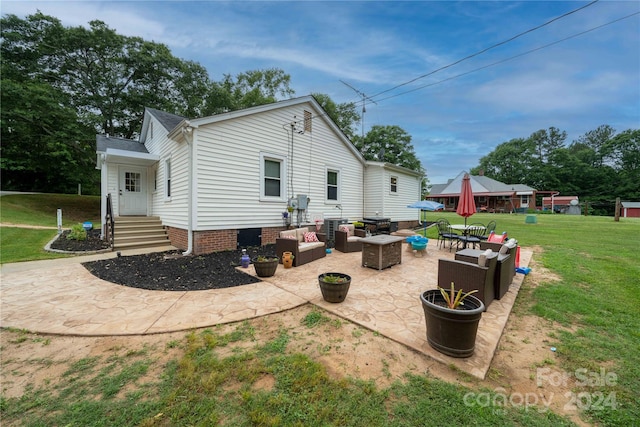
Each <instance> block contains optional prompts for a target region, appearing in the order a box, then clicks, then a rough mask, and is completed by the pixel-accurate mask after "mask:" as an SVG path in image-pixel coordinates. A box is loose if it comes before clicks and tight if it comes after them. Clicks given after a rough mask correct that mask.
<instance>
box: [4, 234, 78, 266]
mask: <svg viewBox="0 0 640 427" xmlns="http://www.w3.org/2000/svg"><path fill="white" fill-rule="evenodd" d="M56 233H57V231H56V230H40V229H27V228H16V227H0V248H1V250H0V264H5V263H10V262H22V261H35V260H42V259H53V258H64V257H68V256H69V255H64V254H59V253H54V252H47V251H45V250H44V247H45V245H46V244H47V243H49V242H50V241H51V240H52V239H53V238H54V237H55V235H56Z"/></svg>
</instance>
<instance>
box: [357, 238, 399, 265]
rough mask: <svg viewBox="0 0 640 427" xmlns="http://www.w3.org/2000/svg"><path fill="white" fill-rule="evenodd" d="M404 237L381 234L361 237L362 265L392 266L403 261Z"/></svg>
mask: <svg viewBox="0 0 640 427" xmlns="http://www.w3.org/2000/svg"><path fill="white" fill-rule="evenodd" d="M404 239H405V238H404V237H400V236H389V235H386V234H379V235H377V236H372V237H366V238H364V239H361V240H360V241H361V242H362V266H363V267H371V268H376V269H378V270H382V269H383V268H387V267H391V266H392V265H396V264H401V263H402V241H403V240H404Z"/></svg>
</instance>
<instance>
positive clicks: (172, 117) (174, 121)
mask: <svg viewBox="0 0 640 427" xmlns="http://www.w3.org/2000/svg"><path fill="white" fill-rule="evenodd" d="M144 109H145V110H146V111H148V112H149V113H151V115H152V116H153V117H155V118H156V120H158V121H159V122H160V124H161V125H162V126H164V128H165V129H166V130H167V131H169V132H170V131H171V130H173V128H175V127H176V126H178V124H179V123H180V122H181V121H183V120H185V119H186V117H182V116H178V115H177V114H171V113H167V112H166V111H160V110H156V109H155V108H150V107H145V108H144Z"/></svg>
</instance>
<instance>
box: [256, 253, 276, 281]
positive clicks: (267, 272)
mask: <svg viewBox="0 0 640 427" xmlns="http://www.w3.org/2000/svg"><path fill="white" fill-rule="evenodd" d="M278 261H279V259H278V257H277V256H274V255H259V256H257V257H253V258H252V259H251V262H252V263H253V267H254V268H255V269H256V274H257V275H258V277H271V276H273V275H274V274H276V269H277V268H278Z"/></svg>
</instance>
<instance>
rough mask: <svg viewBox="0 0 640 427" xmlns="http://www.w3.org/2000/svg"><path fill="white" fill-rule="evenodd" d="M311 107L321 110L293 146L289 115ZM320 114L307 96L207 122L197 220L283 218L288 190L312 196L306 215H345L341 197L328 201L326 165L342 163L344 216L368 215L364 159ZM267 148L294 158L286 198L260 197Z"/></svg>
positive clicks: (201, 141)
mask: <svg viewBox="0 0 640 427" xmlns="http://www.w3.org/2000/svg"><path fill="white" fill-rule="evenodd" d="M305 109H306V110H307V111H311V112H312V113H313V116H314V119H313V124H312V131H311V132H305V133H304V134H298V133H295V134H294V136H293V153H292V152H291V127H290V125H289V123H290V122H291V121H292V120H293V118H294V115H295V116H296V118H297V119H298V120H302V118H303V117H304V110H305ZM317 116H318V112H317V111H314V110H312V106H311V104H302V105H297V106H292V107H288V108H282V109H277V110H271V111H266V112H261V113H257V114H253V115H250V116H245V117H238V118H234V119H233V120H227V121H222V122H216V123H212V124H209V125H204V126H200V127H199V128H198V129H197V135H198V143H197V153H196V165H195V169H196V170H197V171H198V182H197V192H196V194H197V206H198V218H197V222H196V224H194V228H195V229H196V230H214V229H228V228H249V227H265V226H279V225H282V223H283V222H282V212H284V211H285V210H286V207H287V204H286V200H287V198H288V197H290V196H293V197H295V196H296V195H297V194H305V195H307V197H309V198H310V199H311V201H310V204H309V206H308V209H307V215H306V219H307V220H308V221H309V222H313V220H314V219H315V218H316V217H317V216H318V215H322V214H323V213H326V212H335V216H338V215H339V213H340V211H339V210H337V209H335V205H336V203H335V202H332V203H326V202H325V182H326V178H325V174H326V168H331V169H336V170H339V171H340V179H341V181H340V190H339V191H340V201H339V203H340V204H341V205H342V208H343V210H342V214H343V216H344V217H350V218H354V219H356V218H360V217H361V216H362V206H363V202H362V189H363V187H362V174H363V168H364V165H363V164H362V163H361V162H360V161H359V160H358V159H357V158H356V157H355V156H354V155H353V153H352V152H351V151H350V150H349V148H348V147H347V146H345V145H344V144H343V142H342V141H341V140H340V139H339V138H338V136H337V135H336V134H335V133H334V132H333V131H332V130H331V129H330V128H329V127H328V126H327V125H326V124H325V122H324V121H323V119H321V118H318V117H317ZM299 128H300V129H301V128H302V125H301V124H300V125H299ZM260 153H264V154H268V155H269V154H270V155H275V156H281V157H284V158H285V159H286V161H285V164H286V165H287V166H288V168H287V169H289V170H285V171H284V174H283V176H282V179H284V180H285V182H286V185H285V194H283V195H282V196H283V200H282V201H264V200H260ZM176 172H177V171H176ZM289 174H291V176H289ZM291 183H292V185H291ZM295 221H296V212H294V223H295Z"/></svg>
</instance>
